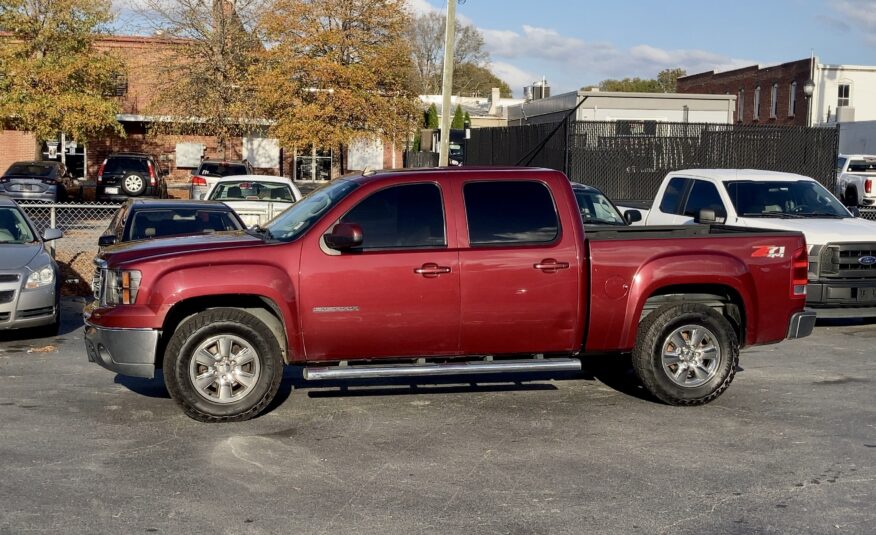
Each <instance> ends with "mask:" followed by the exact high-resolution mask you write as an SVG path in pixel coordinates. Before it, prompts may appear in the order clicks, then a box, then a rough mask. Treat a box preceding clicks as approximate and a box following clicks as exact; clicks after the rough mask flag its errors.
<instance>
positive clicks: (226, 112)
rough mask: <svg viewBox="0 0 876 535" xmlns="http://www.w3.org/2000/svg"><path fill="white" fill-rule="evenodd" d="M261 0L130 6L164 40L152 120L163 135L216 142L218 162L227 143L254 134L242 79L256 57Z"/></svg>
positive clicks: (250, 98) (251, 102)
mask: <svg viewBox="0 0 876 535" xmlns="http://www.w3.org/2000/svg"><path fill="white" fill-rule="evenodd" d="M265 1H266V0H235V1H231V0H136V2H137V4H136V5H137V6H138V12H139V13H140V14H141V15H142V18H143V19H144V20H146V21H148V24H149V25H150V26H151V29H154V30H155V31H156V32H160V34H161V35H163V36H165V37H166V38H167V41H166V42H165V43H166V47H167V53H164V54H156V55H155V56H154V58H153V61H152V63H153V66H152V68H153V69H154V70H155V72H158V73H159V76H158V77H157V78H158V81H157V91H156V98H155V99H154V100H153V101H152V102H151V103H150V108H151V109H150V110H149V111H150V113H151V114H153V115H170V116H172V117H174V118H175V120H173V121H165V122H160V123H156V124H155V125H154V127H155V128H157V129H159V130H163V131H168V132H180V133H198V134H202V135H212V136H216V138H217V143H218V145H219V149H220V150H221V151H222V156H223V157H225V156H227V151H228V148H229V141H230V139H231V138H232V137H236V136H239V135H241V134H242V133H245V132H247V131H249V130H252V129H254V126H253V123H254V121H253V119H258V117H256V114H257V106H256V102H255V91H254V88H253V84H252V81H251V76H250V73H252V72H254V71H255V69H256V67H257V61H258V58H259V55H260V53H261V52H262V50H263V49H262V46H261V42H260V41H259V39H258V37H257V36H256V34H255V32H254V28H255V25H256V22H257V17H258V16H259V14H260V13H262V11H263V9H264V7H265Z"/></svg>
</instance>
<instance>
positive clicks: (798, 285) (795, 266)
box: [791, 247, 809, 297]
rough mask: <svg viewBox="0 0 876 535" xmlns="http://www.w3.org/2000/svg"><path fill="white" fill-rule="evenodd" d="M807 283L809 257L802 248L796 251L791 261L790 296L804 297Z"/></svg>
mask: <svg viewBox="0 0 876 535" xmlns="http://www.w3.org/2000/svg"><path fill="white" fill-rule="evenodd" d="M807 282H809V255H808V254H807V253H806V248H805V247H803V248H800V249H797V250H796V251H795V252H794V256H793V257H792V259H791V296H792V297H799V296H801V295H804V296H805V295H806V283H807Z"/></svg>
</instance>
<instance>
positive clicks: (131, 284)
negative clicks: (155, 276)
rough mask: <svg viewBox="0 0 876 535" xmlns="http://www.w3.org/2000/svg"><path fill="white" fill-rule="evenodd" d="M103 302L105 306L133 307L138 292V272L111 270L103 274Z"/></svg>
mask: <svg viewBox="0 0 876 535" xmlns="http://www.w3.org/2000/svg"><path fill="white" fill-rule="evenodd" d="M103 288H104V293H103V302H104V303H105V304H107V305H133V304H134V302H135V301H136V300H137V292H138V291H139V290H140V272H139V271H133V270H112V269H108V270H106V271H105V272H104V279H103Z"/></svg>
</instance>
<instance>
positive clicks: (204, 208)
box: [98, 199, 246, 247]
mask: <svg viewBox="0 0 876 535" xmlns="http://www.w3.org/2000/svg"><path fill="white" fill-rule="evenodd" d="M245 228H246V225H245V224H244V223H243V221H242V220H241V219H240V216H238V215H237V214H236V213H235V212H234V210H232V209H231V208H230V207H229V206H228V205H226V204H224V203H221V202H211V201H183V200H156V199H128V200H127V201H126V202H125V204H124V205H122V206H121V208H119V209H118V211H117V212H116V214H115V216H113V219H112V221H110V224H109V227H107V229H106V230H105V231H104V233H103V235H102V236H101V237H100V238H99V239H98V245H99V246H100V247H106V246H109V245H114V244H116V243H123V242H128V241H135V240H148V239H152V238H164V237H167V236H180V235H184V234H203V233H205V232H223V231H232V230H243V229H245Z"/></svg>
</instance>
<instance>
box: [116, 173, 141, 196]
mask: <svg viewBox="0 0 876 535" xmlns="http://www.w3.org/2000/svg"><path fill="white" fill-rule="evenodd" d="M122 190H123V191H124V192H125V193H127V194H128V195H131V196H132V197H136V196H137V195H142V194H143V192H144V191H146V179H145V178H143V177H142V176H140V175H135V174H131V175H128V176H126V177H124V178H123V179H122Z"/></svg>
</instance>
